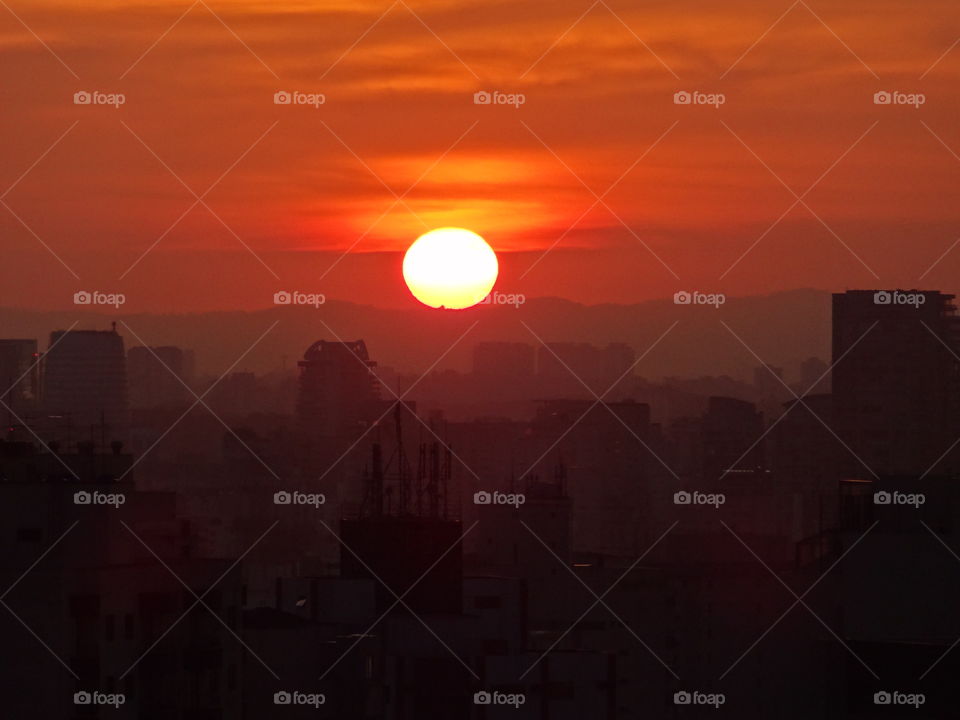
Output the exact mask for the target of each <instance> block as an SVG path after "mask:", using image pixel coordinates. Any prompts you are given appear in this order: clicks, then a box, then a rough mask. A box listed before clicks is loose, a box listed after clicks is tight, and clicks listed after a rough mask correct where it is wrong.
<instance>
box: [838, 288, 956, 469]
mask: <svg viewBox="0 0 960 720" xmlns="http://www.w3.org/2000/svg"><path fill="white" fill-rule="evenodd" d="M953 299H954V296H953V295H946V294H943V293H940V292H934V291H919V290H910V291H899V290H898V291H895V292H885V291H877V292H874V291H870V290H854V291H850V292H846V293H839V294H835V295H834V296H833V363H834V368H833V398H834V411H835V418H836V431H837V433H838V434H839V435H840V437H841V438H842V439H843V440H844V442H846V444H847V445H848V446H849V452H848V453H846V457H845V458H843V460H844V462H845V468H846V469H847V473H848V474H850V475H852V476H858V477H870V476H871V475H872V474H873V473H876V474H877V475H911V474H913V475H922V474H924V473H927V472H931V471H936V472H938V473H943V472H947V471H949V470H950V469H954V470H955V469H956V467H957V465H956V460H955V458H952V457H942V456H944V454H945V453H946V452H947V451H948V449H949V448H950V447H951V445H952V444H953V442H954V441H955V440H956V438H957V436H958V435H960V422H958V420H960V361H958V359H957V355H958V354H960V342H958V338H960V325H958V323H960V320H958V318H957V316H956V313H955V311H956V308H955V306H954V304H953ZM941 457H942V459H941Z"/></svg>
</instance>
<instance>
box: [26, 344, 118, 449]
mask: <svg viewBox="0 0 960 720" xmlns="http://www.w3.org/2000/svg"><path fill="white" fill-rule="evenodd" d="M43 407H44V410H45V412H46V413H47V415H49V416H55V417H59V418H61V422H60V423H59V424H58V426H59V427H60V428H63V431H62V432H63V438H62V439H65V440H67V441H70V442H85V441H93V442H95V443H101V444H103V443H106V444H109V443H110V442H112V441H114V440H120V441H122V440H124V439H125V438H126V436H127V432H128V429H129V410H128V406H127V373H126V357H125V354H124V350H123V338H122V337H121V336H120V335H119V334H118V333H117V331H116V328H115V327H114V329H113V330H106V331H101V330H57V331H55V332H52V333H51V334H50V346H49V349H48V350H47V352H46V353H44V356H43Z"/></svg>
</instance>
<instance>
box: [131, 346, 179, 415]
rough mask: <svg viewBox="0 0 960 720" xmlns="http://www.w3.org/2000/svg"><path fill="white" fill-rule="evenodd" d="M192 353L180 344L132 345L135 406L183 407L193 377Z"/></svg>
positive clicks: (133, 404)
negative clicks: (190, 358) (173, 345)
mask: <svg viewBox="0 0 960 720" xmlns="http://www.w3.org/2000/svg"><path fill="white" fill-rule="evenodd" d="M191 375H192V374H191V368H190V363H189V359H188V357H187V356H186V355H185V353H184V351H183V350H181V349H180V348H178V347H171V346H163V347H153V348H147V347H132V348H130V350H128V351H127V379H128V382H129V387H130V406H131V407H133V408H159V407H180V406H181V405H183V404H184V403H186V402H187V398H188V397H189V395H190V393H189V391H188V390H187V388H186V387H184V383H186V384H187V386H189V385H190V383H191V382H192V380H193V378H192V376H191Z"/></svg>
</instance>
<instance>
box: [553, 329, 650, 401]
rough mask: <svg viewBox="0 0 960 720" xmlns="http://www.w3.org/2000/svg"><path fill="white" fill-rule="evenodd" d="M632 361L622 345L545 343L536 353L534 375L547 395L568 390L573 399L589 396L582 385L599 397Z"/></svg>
mask: <svg viewBox="0 0 960 720" xmlns="http://www.w3.org/2000/svg"><path fill="white" fill-rule="evenodd" d="M634 359H635V355H634V352H633V349H632V348H631V347H630V346H629V345H625V344H623V343H610V344H609V345H607V346H606V347H605V348H598V347H596V346H595V345H590V344H589V343H573V342H555V343H547V344H546V346H541V347H540V348H539V349H538V351H537V375H538V376H539V377H540V378H541V380H542V381H543V382H544V383H545V385H544V388H543V389H544V390H546V391H548V392H550V391H551V390H553V391H559V392H565V391H567V390H568V389H569V391H574V392H576V394H577V395H584V394H586V395H589V391H587V390H586V389H585V388H584V387H583V385H584V384H585V385H587V386H588V387H589V388H590V389H592V390H593V392H594V393H597V394H600V393H603V392H606V391H607V389H608V388H609V387H610V386H611V385H612V384H613V383H614V382H616V381H617V380H619V379H620V378H621V376H623V375H624V374H626V373H627V371H628V370H629V369H630V367H631V366H632V365H633V363H634Z"/></svg>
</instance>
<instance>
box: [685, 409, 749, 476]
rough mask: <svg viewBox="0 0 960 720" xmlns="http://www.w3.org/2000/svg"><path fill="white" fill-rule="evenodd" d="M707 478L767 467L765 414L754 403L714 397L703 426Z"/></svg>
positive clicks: (704, 470) (704, 471)
mask: <svg viewBox="0 0 960 720" xmlns="http://www.w3.org/2000/svg"><path fill="white" fill-rule="evenodd" d="M700 433H701V451H702V453H703V479H704V480H705V481H707V482H713V481H716V480H720V479H721V478H724V476H725V475H729V474H730V473H737V472H753V471H756V470H757V469H758V468H761V467H763V465H764V454H763V447H764V445H763V442H762V441H761V442H758V441H759V440H760V437H761V435H763V415H761V414H760V413H758V412H757V409H756V406H755V405H754V404H753V403H749V402H746V401H744V400H737V399H735V398H727V397H711V398H710V399H709V401H708V406H707V413H706V414H705V415H704V416H703V421H702V423H701V426H700Z"/></svg>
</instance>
